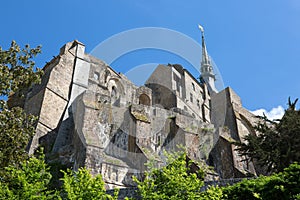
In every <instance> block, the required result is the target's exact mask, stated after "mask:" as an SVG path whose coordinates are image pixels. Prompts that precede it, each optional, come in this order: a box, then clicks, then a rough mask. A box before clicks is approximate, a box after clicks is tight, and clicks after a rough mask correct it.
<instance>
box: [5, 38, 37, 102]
mask: <svg viewBox="0 0 300 200" xmlns="http://www.w3.org/2000/svg"><path fill="white" fill-rule="evenodd" d="M39 53H41V46H38V47H36V48H30V46H29V45H25V48H20V46H19V45H18V44H17V43H16V42H15V41H12V43H11V46H10V48H9V49H8V50H2V48H1V47H0V96H2V95H9V94H10V93H11V92H16V91H18V90H22V89H24V88H28V87H29V86H31V84H32V83H38V82H40V77H41V75H42V71H41V70H39V69H37V68H35V62H34V61H33V60H32V59H33V58H34V57H35V56H36V55H37V54H39Z"/></svg>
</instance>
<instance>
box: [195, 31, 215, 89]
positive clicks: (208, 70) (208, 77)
mask: <svg viewBox="0 0 300 200" xmlns="http://www.w3.org/2000/svg"><path fill="white" fill-rule="evenodd" d="M198 27H199V29H200V31H201V35H202V60H201V68H200V72H201V76H200V78H201V79H202V80H204V82H205V83H206V84H207V86H208V89H209V91H210V92H215V93H217V92H218V91H217V89H216V87H215V80H216V77H215V74H214V71H213V67H212V65H211V60H210V58H209V56H208V53H207V49H206V44H205V39H204V29H203V27H202V26H201V25H198Z"/></svg>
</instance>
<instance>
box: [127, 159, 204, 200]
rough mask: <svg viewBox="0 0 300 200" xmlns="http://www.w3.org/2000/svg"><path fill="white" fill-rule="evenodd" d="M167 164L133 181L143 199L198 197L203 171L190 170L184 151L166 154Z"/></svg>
mask: <svg viewBox="0 0 300 200" xmlns="http://www.w3.org/2000/svg"><path fill="white" fill-rule="evenodd" d="M166 156H167V165H166V166H165V167H162V168H160V169H153V168H152V167H150V168H151V169H150V171H149V172H146V173H145V179H144V180H143V181H139V180H138V179H137V178H136V177H133V178H134V181H135V182H136V183H137V185H138V190H139V193H140V195H141V196H142V198H143V199H198V198H199V197H200V196H199V195H200V194H199V193H200V189H201V187H202V186H203V184H204V182H203V175H204V173H203V171H201V170H200V171H199V172H198V173H193V172H190V168H189V166H190V165H191V162H187V159H186V153H181V154H180V155H179V156H178V155H174V154H166Z"/></svg>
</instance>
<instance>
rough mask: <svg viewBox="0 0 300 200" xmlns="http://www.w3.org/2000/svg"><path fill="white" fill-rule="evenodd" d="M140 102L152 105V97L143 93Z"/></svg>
mask: <svg viewBox="0 0 300 200" xmlns="http://www.w3.org/2000/svg"><path fill="white" fill-rule="evenodd" d="M139 104H143V105H146V106H150V98H149V96H148V95H146V94H141V95H140V97H139Z"/></svg>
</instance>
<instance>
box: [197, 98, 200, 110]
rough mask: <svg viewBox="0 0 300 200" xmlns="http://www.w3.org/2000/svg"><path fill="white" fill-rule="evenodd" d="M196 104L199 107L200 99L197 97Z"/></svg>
mask: <svg viewBox="0 0 300 200" xmlns="http://www.w3.org/2000/svg"><path fill="white" fill-rule="evenodd" d="M197 106H198V108H200V101H199V99H197Z"/></svg>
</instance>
